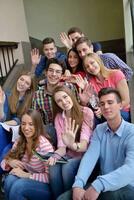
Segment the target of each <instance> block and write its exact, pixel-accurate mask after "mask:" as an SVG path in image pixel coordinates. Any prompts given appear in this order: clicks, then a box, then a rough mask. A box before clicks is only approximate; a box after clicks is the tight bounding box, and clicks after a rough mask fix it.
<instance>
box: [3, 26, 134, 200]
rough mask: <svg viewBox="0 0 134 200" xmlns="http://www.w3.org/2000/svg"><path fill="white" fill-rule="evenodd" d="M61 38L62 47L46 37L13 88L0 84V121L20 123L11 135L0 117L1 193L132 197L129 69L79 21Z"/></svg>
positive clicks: (21, 197) (9, 199) (23, 197)
mask: <svg viewBox="0 0 134 200" xmlns="http://www.w3.org/2000/svg"><path fill="white" fill-rule="evenodd" d="M60 38H61V41H62V43H63V44H64V46H65V47H66V48H67V54H65V53H63V52H59V51H57V47H56V44H55V41H54V39H53V38H45V39H44V40H43V52H44V55H40V53H39V50H38V49H33V50H32V51H31V61H32V67H31V71H30V72H24V73H23V74H21V75H20V76H19V77H18V79H17V82H16V84H15V85H14V87H13V89H12V90H11V91H8V92H7V91H3V90H2V88H0V122H4V123H5V124H7V125H9V126H11V127H13V126H17V125H19V130H18V137H17V138H16V140H15V141H12V134H13V133H12V131H11V129H10V130H9V131H7V130H5V129H4V128H3V126H2V125H1V124H0V162H1V169H0V172H1V174H4V177H5V179H4V186H3V188H4V193H5V199H6V200H14V199H16V200H37V199H38V198H39V199H40V200H44V199H46V200H56V199H57V200H69V199H70V200H71V199H73V200H96V199H99V200H119V199H120V200H133V199H134V173H133V171H134V142H133V140H134V125H133V124H132V123H131V116H130V96H129V88H128V81H129V80H130V79H131V77H132V75H133V71H132V69H131V68H130V67H129V66H127V64H126V63H124V62H123V61H122V60H121V59H120V58H119V57H117V56H116V55H115V54H113V53H103V51H102V49H101V45H100V44H99V43H92V42H91V41H90V40H89V39H88V38H87V37H85V35H84V33H83V32H82V31H81V30H80V29H79V28H78V27H72V28H70V29H69V31H68V34H66V33H64V32H63V33H61V34H60ZM42 75H44V78H43V79H41V80H40V77H42ZM35 79H36V80H38V79H39V82H38V85H35V83H37V81H35ZM35 152H36V153H35ZM37 155H43V156H46V158H47V159H45V160H42V159H41V158H40V157H39V156H37Z"/></svg>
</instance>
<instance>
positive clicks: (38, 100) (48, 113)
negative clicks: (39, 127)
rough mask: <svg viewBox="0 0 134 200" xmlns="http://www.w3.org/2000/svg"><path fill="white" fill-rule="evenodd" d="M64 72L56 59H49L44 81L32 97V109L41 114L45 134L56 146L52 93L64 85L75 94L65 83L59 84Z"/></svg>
mask: <svg viewBox="0 0 134 200" xmlns="http://www.w3.org/2000/svg"><path fill="white" fill-rule="evenodd" d="M64 72H65V68H64V66H63V65H62V63H60V62H59V61H58V60H57V59H55V58H51V59H49V61H48V64H47V66H46V70H45V75H46V81H45V82H44V85H43V86H41V87H40V88H39V89H38V90H37V91H36V92H35V93H34V96H33V101H32V108H33V109H35V110H39V111H40V113H41V114H42V118H43V121H44V124H45V127H46V130H47V132H48V133H49V134H50V135H51V136H52V138H54V144H55V145H56V138H55V129H54V126H53V124H54V119H53V115H52V113H53V112H52V93H53V90H54V89H55V87H56V86H58V85H60V84H65V85H66V86H67V87H69V88H70V89H72V90H73V91H74V92H75V94H76V90H75V87H74V86H73V85H72V84H70V83H66V82H64V83H63V82H60V80H61V78H62V75H63V74H64Z"/></svg>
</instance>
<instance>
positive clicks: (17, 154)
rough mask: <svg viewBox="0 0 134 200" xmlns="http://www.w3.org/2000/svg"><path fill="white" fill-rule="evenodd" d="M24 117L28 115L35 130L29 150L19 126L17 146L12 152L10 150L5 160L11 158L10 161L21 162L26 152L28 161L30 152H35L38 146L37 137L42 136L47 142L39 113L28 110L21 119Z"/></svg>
mask: <svg viewBox="0 0 134 200" xmlns="http://www.w3.org/2000/svg"><path fill="white" fill-rule="evenodd" d="M24 115H28V116H30V117H31V119H32V122H33V125H34V128H35V134H34V135H33V136H32V144H31V146H30V147H31V148H30V149H29V148H27V146H26V145H27V144H28V143H27V141H26V138H25V136H24V134H23V132H22V130H21V125H20V129H19V135H20V137H19V140H18V143H17V146H16V148H15V149H14V150H10V152H9V153H8V155H7V156H6V159H10V158H11V159H18V160H21V159H22V157H23V155H24V154H25V152H26V151H27V155H28V159H29V160H30V158H31V156H32V150H35V149H36V147H37V146H38V144H39V136H41V135H43V136H44V137H46V138H47V139H48V140H49V136H48V135H47V133H46V132H45V130H44V124H43V121H42V117H41V115H40V113H39V112H38V111H36V110H32V109H29V110H28V111H27V112H26V113H24V114H23V115H22V117H23V116H24ZM21 119H22V118H21Z"/></svg>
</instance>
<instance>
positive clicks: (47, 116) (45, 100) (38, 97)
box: [32, 81, 79, 125]
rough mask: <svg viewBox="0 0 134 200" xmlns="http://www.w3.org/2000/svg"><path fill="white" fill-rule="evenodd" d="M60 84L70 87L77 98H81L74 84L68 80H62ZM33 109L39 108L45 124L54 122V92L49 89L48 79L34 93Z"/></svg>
mask: <svg viewBox="0 0 134 200" xmlns="http://www.w3.org/2000/svg"><path fill="white" fill-rule="evenodd" d="M59 84H64V85H66V86H67V87H69V88H70V89H71V90H72V91H73V92H74V93H75V96H76V98H77V99H79V98H78V93H77V89H76V87H75V86H74V85H73V84H71V83H67V82H60V83H59ZM32 109H34V110H38V111H39V112H40V113H41V115H42V118H43V122H44V124H45V125H47V124H50V123H53V122H54V120H53V115H52V94H50V93H49V92H48V91H47V81H45V84H44V85H43V86H42V87H40V88H39V90H37V91H36V92H35V93H34V96H33V101H32Z"/></svg>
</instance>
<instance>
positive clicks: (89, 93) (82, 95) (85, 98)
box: [79, 82, 94, 105]
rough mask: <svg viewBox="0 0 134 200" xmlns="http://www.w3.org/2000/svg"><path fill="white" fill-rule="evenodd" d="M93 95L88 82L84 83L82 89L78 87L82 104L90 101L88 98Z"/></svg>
mask: <svg viewBox="0 0 134 200" xmlns="http://www.w3.org/2000/svg"><path fill="white" fill-rule="evenodd" d="M93 95H94V93H93V88H92V85H91V84H89V83H88V82H87V83H85V87H84V89H83V90H82V89H81V88H79V97H80V101H81V103H82V105H87V104H88V103H89V102H90V99H91V98H92V96H93Z"/></svg>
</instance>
